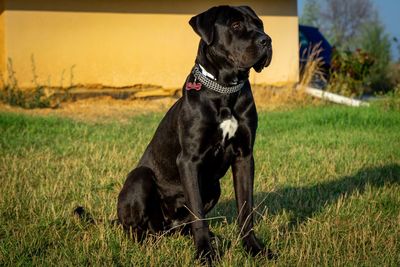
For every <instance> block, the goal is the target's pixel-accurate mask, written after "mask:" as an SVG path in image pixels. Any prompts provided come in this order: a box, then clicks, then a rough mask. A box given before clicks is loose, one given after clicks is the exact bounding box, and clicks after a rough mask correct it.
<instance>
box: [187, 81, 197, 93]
mask: <svg viewBox="0 0 400 267" xmlns="http://www.w3.org/2000/svg"><path fill="white" fill-rule="evenodd" d="M185 88H186V90H188V91H189V90H192V89H194V90H196V91H199V90H200V89H201V83H196V82H193V83H191V82H187V83H186V87H185Z"/></svg>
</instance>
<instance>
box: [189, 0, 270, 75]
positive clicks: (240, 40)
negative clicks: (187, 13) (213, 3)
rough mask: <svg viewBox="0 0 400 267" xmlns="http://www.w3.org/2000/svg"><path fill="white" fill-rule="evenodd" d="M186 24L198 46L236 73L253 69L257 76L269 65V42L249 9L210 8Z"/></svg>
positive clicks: (244, 7)
mask: <svg viewBox="0 0 400 267" xmlns="http://www.w3.org/2000/svg"><path fill="white" fill-rule="evenodd" d="M189 24H190V25H191V26H192V27H193V30H194V31H195V32H196V33H197V34H198V35H199V36H200V37H201V42H204V43H205V44H206V45H207V46H209V47H210V48H211V49H212V51H213V52H214V53H216V54H218V55H220V56H221V57H223V58H226V60H227V61H229V63H231V64H232V65H234V66H235V67H236V68H238V69H244V70H246V69H247V70H248V69H250V68H252V67H253V68H254V69H255V70H256V71H257V72H260V71H261V70H262V69H263V68H264V67H267V66H268V65H269V64H270V62H271V58H272V45H271V38H270V37H269V36H268V35H267V34H266V33H265V32H264V26H263V22H262V21H261V19H260V18H259V17H258V16H257V15H256V13H255V12H254V11H253V10H252V9H251V8H250V7H247V6H239V7H231V6H218V7H213V8H210V9H209V10H207V11H205V12H203V13H201V14H199V15H197V16H194V17H192V18H191V19H190V21H189Z"/></svg>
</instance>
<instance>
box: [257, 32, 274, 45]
mask: <svg viewBox="0 0 400 267" xmlns="http://www.w3.org/2000/svg"><path fill="white" fill-rule="evenodd" d="M258 42H259V44H260V45H262V46H267V45H270V44H271V37H269V36H268V35H263V36H262V37H260V38H259V39H258Z"/></svg>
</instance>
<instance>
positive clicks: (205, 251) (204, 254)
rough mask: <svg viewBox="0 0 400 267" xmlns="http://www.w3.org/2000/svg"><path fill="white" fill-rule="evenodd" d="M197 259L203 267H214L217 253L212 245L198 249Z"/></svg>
mask: <svg viewBox="0 0 400 267" xmlns="http://www.w3.org/2000/svg"><path fill="white" fill-rule="evenodd" d="M196 251H197V252H196V259H198V260H199V261H200V264H201V265H202V266H213V263H214V262H215V260H216V253H215V250H214V249H213V247H212V246H211V244H207V245H205V246H202V247H201V248H197V249H196Z"/></svg>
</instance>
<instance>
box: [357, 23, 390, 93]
mask: <svg viewBox="0 0 400 267" xmlns="http://www.w3.org/2000/svg"><path fill="white" fill-rule="evenodd" d="M359 47H360V48H361V49H362V50H363V51H365V52H366V53H368V55H369V56H370V57H371V58H372V59H373V60H374V64H373V66H372V68H371V74H370V75H369V77H368V82H369V84H370V86H371V87H372V88H373V90H374V91H386V90H388V89H390V86H391V85H390V81H389V77H388V74H389V66H390V59H391V51H390V50H391V42H390V36H389V34H387V33H386V31H385V27H384V25H383V24H382V23H381V22H380V20H379V18H378V16H375V18H374V20H373V21H370V22H369V23H368V25H365V26H364V27H363V29H362V31H361V36H360V42H359Z"/></svg>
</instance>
